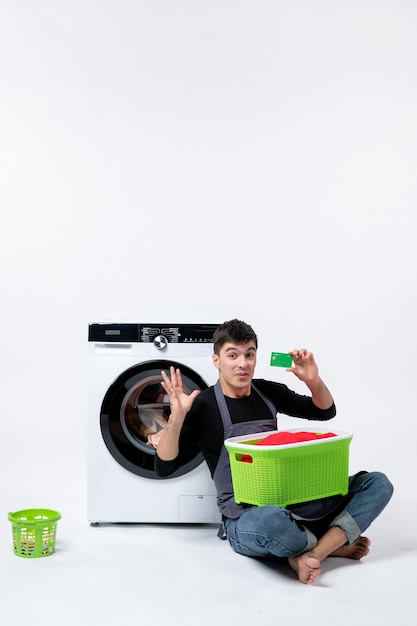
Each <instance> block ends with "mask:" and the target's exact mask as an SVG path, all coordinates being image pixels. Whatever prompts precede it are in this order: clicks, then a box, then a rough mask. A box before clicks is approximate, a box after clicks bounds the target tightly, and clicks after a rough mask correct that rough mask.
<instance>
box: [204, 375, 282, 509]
mask: <svg viewBox="0 0 417 626" xmlns="http://www.w3.org/2000/svg"><path fill="white" fill-rule="evenodd" d="M252 391H255V392H256V393H257V394H258V395H259V396H260V397H261V398H262V400H263V401H264V402H265V404H266V405H267V406H268V408H269V409H270V411H271V414H272V417H271V419H268V420H254V421H250V422H242V423H239V424H232V420H231V419H230V413H229V409H228V408H227V404H226V400H225V397H224V395H223V392H222V389H221V387H220V381H217V383H216V384H215V385H214V393H215V396H216V400H217V404H218V407H219V411H220V415H221V418H222V422H223V427H224V438H225V439H229V437H238V436H239V435H252V434H254V433H259V432H267V431H270V430H276V429H277V417H276V416H277V410H276V408H275V406H274V405H273V404H272V402H271V401H270V400H269V399H268V398H266V397H265V396H264V395H263V394H262V393H261V392H260V391H258V389H256V387H255V385H253V384H252ZM213 480H214V484H215V485H216V490H217V505H218V507H219V510H220V513H221V514H222V515H223V516H224V517H229V518H231V519H235V518H237V517H240V516H241V515H242V513H243V511H245V510H246V509H247V508H248V506H251V505H244V504H237V503H236V502H235V499H234V495H233V484H232V474H231V470H230V460H229V453H228V451H227V450H226V448H225V446H223V448H222V451H221V453H220V456H219V460H218V462H217V465H216V469H215V471H214V474H213Z"/></svg>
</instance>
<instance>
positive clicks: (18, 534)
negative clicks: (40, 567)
mask: <svg viewBox="0 0 417 626" xmlns="http://www.w3.org/2000/svg"><path fill="white" fill-rule="evenodd" d="M8 517H9V522H11V523H12V533H13V550H14V553H15V554H16V555H17V556H22V557H25V558H36V557H42V556H49V555H50V554H53V553H54V552H55V539H56V527H57V522H58V520H60V519H61V514H60V513H58V512H57V511H51V510H50V509H24V510H22V511H16V512H15V513H9V516H8Z"/></svg>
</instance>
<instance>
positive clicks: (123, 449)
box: [100, 360, 207, 480]
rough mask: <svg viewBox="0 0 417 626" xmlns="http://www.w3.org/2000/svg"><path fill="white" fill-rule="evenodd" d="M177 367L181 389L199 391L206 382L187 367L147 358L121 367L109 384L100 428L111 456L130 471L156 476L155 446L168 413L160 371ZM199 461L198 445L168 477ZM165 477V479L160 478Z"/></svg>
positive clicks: (187, 468)
mask: <svg viewBox="0 0 417 626" xmlns="http://www.w3.org/2000/svg"><path fill="white" fill-rule="evenodd" d="M171 365H173V366H174V367H178V368H180V370H181V374H182V381H183V387H184V391H185V392H186V393H191V392H192V391H194V390H195V389H199V390H200V391H202V390H203V389H206V388H207V384H206V383H205V382H204V381H203V379H202V378H201V376H199V374H197V373H196V372H195V371H193V370H192V369H190V368H189V367H187V366H185V365H183V364H180V363H173V362H171V361H170V362H167V361H163V360H160V361H149V362H144V363H140V364H138V365H135V366H133V367H131V368H129V369H127V370H125V371H124V372H123V373H122V374H121V375H120V376H119V377H118V378H117V379H116V380H115V381H114V383H112V385H111V386H110V387H109V389H108V391H107V393H106V395H105V397H104V400H103V403H102V407H101V414H100V427H101V433H102V436H103V439H104V442H105V444H106V446H107V448H108V450H109V452H110V454H111V455H112V456H113V457H114V459H115V460H116V461H117V462H118V463H119V464H120V465H122V466H123V467H124V468H126V469H128V470H129V471H130V472H133V473H134V474H138V475H140V476H144V477H146V478H153V479H159V477H158V476H157V475H156V473H155V469H154V461H155V447H154V445H153V443H155V442H157V440H158V437H159V436H160V434H161V432H162V430H163V429H164V428H165V426H166V424H167V422H168V420H169V415H170V408H169V398H168V395H167V394H166V392H165V390H164V389H163V387H162V385H161V380H162V377H161V370H165V371H169V368H170V366H171ZM202 462H203V456H202V454H201V452H200V451H199V449H198V447H195V448H194V449H191V450H189V454H188V460H187V462H186V463H185V464H184V465H183V466H181V467H180V468H179V469H178V470H176V472H174V473H173V474H171V476H170V477H169V478H173V477H175V476H181V475H183V474H186V473H188V472H190V471H191V470H193V469H194V468H196V467H197V466H198V465H200V463H202ZM163 480H166V479H163Z"/></svg>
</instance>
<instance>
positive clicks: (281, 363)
mask: <svg viewBox="0 0 417 626" xmlns="http://www.w3.org/2000/svg"><path fill="white" fill-rule="evenodd" d="M270 365H275V367H291V365H292V356H291V354H286V353H285V352H271V363H270Z"/></svg>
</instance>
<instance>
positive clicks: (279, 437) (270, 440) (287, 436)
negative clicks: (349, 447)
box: [241, 430, 336, 463]
mask: <svg viewBox="0 0 417 626" xmlns="http://www.w3.org/2000/svg"><path fill="white" fill-rule="evenodd" d="M327 437H336V435H335V433H311V432H307V431H298V432H296V433H289V432H287V431H285V430H280V431H279V432H277V433H273V434H272V435H268V436H267V437H264V439H261V440H260V441H258V442H257V443H256V444H255V445H256V446H283V445H285V444H289V443H300V442H302V441H313V440H316V439H326V438H327ZM241 460H242V461H243V462H244V463H252V462H253V459H252V457H251V456H250V454H243V455H242V459H241Z"/></svg>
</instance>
